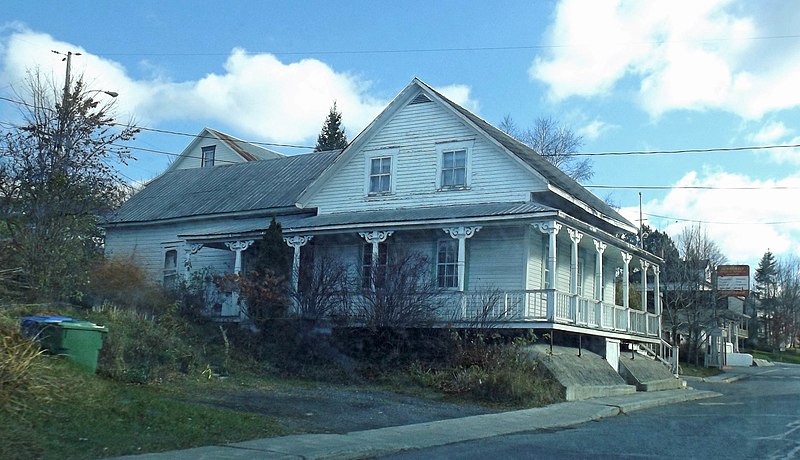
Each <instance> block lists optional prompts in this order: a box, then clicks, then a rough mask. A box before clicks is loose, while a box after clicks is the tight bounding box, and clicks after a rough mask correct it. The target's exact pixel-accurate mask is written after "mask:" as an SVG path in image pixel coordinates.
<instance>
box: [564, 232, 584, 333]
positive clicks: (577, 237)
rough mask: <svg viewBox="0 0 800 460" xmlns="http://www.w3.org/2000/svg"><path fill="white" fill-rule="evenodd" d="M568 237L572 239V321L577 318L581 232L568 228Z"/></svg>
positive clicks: (570, 282)
mask: <svg viewBox="0 0 800 460" xmlns="http://www.w3.org/2000/svg"><path fill="white" fill-rule="evenodd" d="M567 233H569V239H570V240H571V241H572V251H571V253H570V264H569V293H570V294H572V316H573V318H572V319H573V321H577V320H578V304H579V303H578V245H579V244H580V242H581V238H583V233H581V232H579V231H577V230H574V229H571V228H568V229H567Z"/></svg>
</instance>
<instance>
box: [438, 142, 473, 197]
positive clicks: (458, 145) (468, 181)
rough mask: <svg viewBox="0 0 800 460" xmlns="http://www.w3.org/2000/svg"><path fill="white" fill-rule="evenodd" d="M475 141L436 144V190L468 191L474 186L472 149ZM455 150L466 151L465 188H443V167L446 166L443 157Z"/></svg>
mask: <svg viewBox="0 0 800 460" xmlns="http://www.w3.org/2000/svg"><path fill="white" fill-rule="evenodd" d="M474 144H475V141H473V140H469V141H457V142H443V143H440V144H436V190H440V191H449V190H467V189H469V188H470V186H471V185H472V150H473V149H472V147H473V145H474ZM454 150H464V151H466V155H467V158H466V162H465V163H466V171H464V175H465V177H464V182H465V184H464V185H463V186H459V187H443V186H442V166H443V165H444V161H443V157H444V152H452V151H454Z"/></svg>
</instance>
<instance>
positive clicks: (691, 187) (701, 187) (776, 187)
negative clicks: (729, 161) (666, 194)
mask: <svg viewBox="0 0 800 460" xmlns="http://www.w3.org/2000/svg"><path fill="white" fill-rule="evenodd" d="M583 187H585V188H597V189H621V190H800V187H795V186H786V185H774V186H756V185H746V186H745V185H743V186H731V187H724V186H714V185H584V186H583Z"/></svg>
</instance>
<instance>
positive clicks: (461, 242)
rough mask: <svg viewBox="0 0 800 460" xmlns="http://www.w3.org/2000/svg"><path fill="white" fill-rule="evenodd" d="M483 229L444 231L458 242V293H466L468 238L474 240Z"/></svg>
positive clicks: (469, 228)
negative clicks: (476, 234)
mask: <svg viewBox="0 0 800 460" xmlns="http://www.w3.org/2000/svg"><path fill="white" fill-rule="evenodd" d="M481 228H483V227H477V226H475V227H464V226H461V227H448V228H443V229H442V230H443V231H444V232H445V233H447V234H448V235H450V237H451V238H455V239H457V240H458V262H457V265H458V292H464V286H465V282H464V280H465V276H466V274H465V273H464V272H465V267H466V260H467V259H466V251H467V238H472V237H473V236H475V233H477V232H478V231H479V230H480V229H481Z"/></svg>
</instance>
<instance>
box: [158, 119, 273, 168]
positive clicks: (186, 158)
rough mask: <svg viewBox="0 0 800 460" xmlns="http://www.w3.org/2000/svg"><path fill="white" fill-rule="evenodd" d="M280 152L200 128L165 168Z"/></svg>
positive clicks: (239, 160) (228, 161) (236, 160)
mask: <svg viewBox="0 0 800 460" xmlns="http://www.w3.org/2000/svg"><path fill="white" fill-rule="evenodd" d="M282 156H283V155H282V154H280V153H278V152H275V151H272V150H270V149H267V148H264V147H260V146H258V145H254V144H252V143H250V142H246V141H243V140H241V139H237V138H235V137H233V136H231V135H229V134H225V133H222V132H219V131H217V130H215V129H211V128H203V130H202V131H200V132H199V133H198V134H197V136H195V137H194V139H193V140H192V142H191V143H190V144H189V145H188V146H186V148H185V149H183V152H181V154H180V155H179V156H178V157H177V158H176V159H175V161H173V162H172V163H170V165H169V166H168V167H167V169H166V171H165V172H169V171H174V170H176V169H188V168H208V167H213V166H222V165H229V164H234V163H242V162H245V161H257V160H268V159H274V158H281V157H282Z"/></svg>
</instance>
